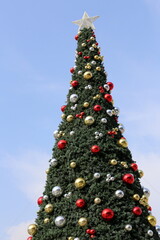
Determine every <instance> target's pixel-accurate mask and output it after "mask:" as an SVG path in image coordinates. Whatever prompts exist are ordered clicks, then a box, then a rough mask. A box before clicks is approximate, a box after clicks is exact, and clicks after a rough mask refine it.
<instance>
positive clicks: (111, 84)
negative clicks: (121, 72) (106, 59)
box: [107, 82, 114, 90]
mask: <svg viewBox="0 0 160 240" xmlns="http://www.w3.org/2000/svg"><path fill="white" fill-rule="evenodd" d="M107 84H108V86H109V90H112V89H113V88H114V84H113V83H112V82H107Z"/></svg>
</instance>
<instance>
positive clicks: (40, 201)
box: [37, 197, 43, 205]
mask: <svg viewBox="0 0 160 240" xmlns="http://www.w3.org/2000/svg"><path fill="white" fill-rule="evenodd" d="M37 203H38V205H41V204H42V203H43V197H39V198H38V200H37Z"/></svg>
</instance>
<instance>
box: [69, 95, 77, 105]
mask: <svg viewBox="0 0 160 240" xmlns="http://www.w3.org/2000/svg"><path fill="white" fill-rule="evenodd" d="M69 99H70V102H72V103H76V102H77V100H78V95H77V94H72V95H71V96H70V98H69Z"/></svg>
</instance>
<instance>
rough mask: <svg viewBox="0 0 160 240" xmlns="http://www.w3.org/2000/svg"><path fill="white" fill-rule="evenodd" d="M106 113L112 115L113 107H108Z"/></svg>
mask: <svg viewBox="0 0 160 240" xmlns="http://www.w3.org/2000/svg"><path fill="white" fill-rule="evenodd" d="M106 113H107V114H108V115H109V116H110V117H111V116H112V115H113V113H112V110H111V109H107V111H106Z"/></svg>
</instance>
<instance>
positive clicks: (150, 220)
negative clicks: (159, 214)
mask: <svg viewBox="0 0 160 240" xmlns="http://www.w3.org/2000/svg"><path fill="white" fill-rule="evenodd" d="M147 219H148V222H149V223H150V224H151V225H152V226H153V227H154V226H155V225H156V223H157V220H156V218H155V217H154V216H152V215H149V216H148V217H147Z"/></svg>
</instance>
